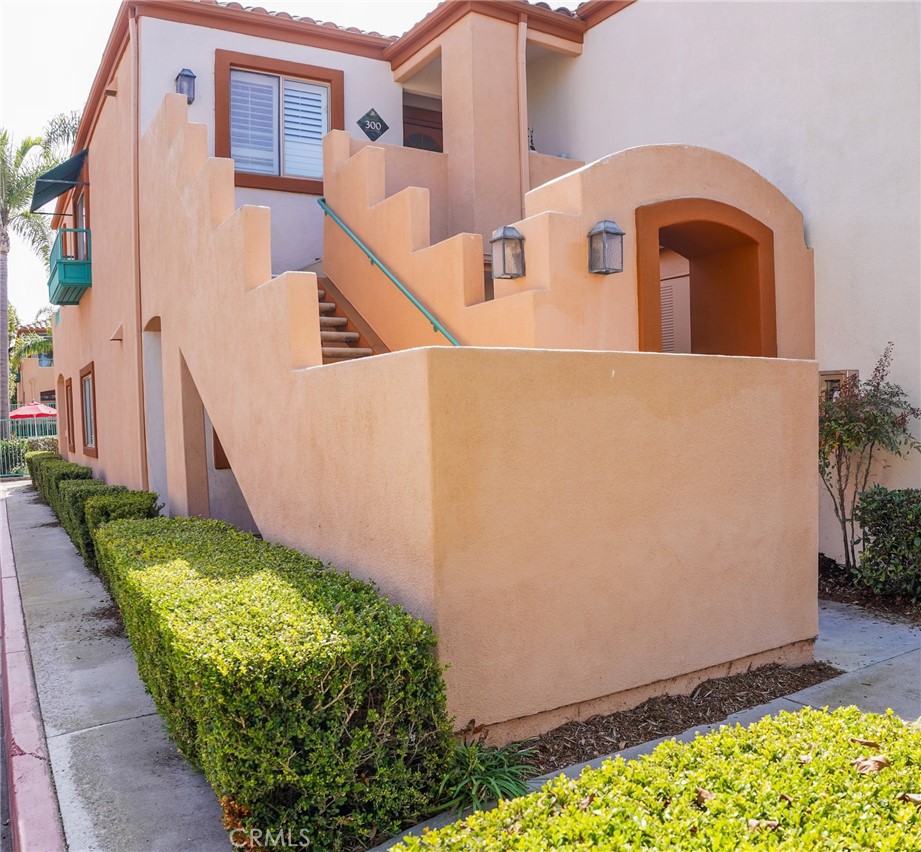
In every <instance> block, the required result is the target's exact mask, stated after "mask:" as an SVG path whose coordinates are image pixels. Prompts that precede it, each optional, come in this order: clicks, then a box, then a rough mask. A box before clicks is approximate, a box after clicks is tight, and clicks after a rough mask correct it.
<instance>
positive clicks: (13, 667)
mask: <svg viewBox="0 0 921 852" xmlns="http://www.w3.org/2000/svg"><path fill="white" fill-rule="evenodd" d="M0 502H2V506H0V563H2V571H0V574H2V577H3V579H2V580H0V629H2V631H3V641H2V657H3V723H4V730H5V737H4V739H5V741H6V754H7V765H6V773H7V789H8V790H9V796H10V827H11V829H12V835H13V852H66V850H67V846H66V844H65V843H64V831H63V829H62V827H61V817H60V813H59V810H58V799H57V795H56V794H55V792H54V783H53V782H52V780H51V766H50V765H49V763H48V750H47V748H46V746H45V729H44V726H43V725H42V716H41V711H40V710H39V705H38V692H37V691H36V689H35V677H34V675H33V673H32V655H31V654H30V653H29V640H28V636H27V634H26V624H25V618H24V616H23V612H22V598H21V597H20V594H19V581H18V580H17V579H16V562H15V560H14V559H13V542H12V539H11V538H10V524H9V518H8V516H7V507H6V499H5V496H4V499H3V500H2V501H0Z"/></svg>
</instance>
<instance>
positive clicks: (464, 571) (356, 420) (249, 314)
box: [140, 95, 817, 737]
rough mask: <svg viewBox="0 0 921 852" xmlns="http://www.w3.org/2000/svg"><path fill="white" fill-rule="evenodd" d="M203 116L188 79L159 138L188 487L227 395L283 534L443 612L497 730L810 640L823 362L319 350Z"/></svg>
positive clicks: (240, 473)
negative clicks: (190, 116) (194, 106)
mask: <svg viewBox="0 0 921 852" xmlns="http://www.w3.org/2000/svg"><path fill="white" fill-rule="evenodd" d="M185 118H186V105H185V103H184V99H183V98H182V97H181V96H178V95H173V96H169V97H168V98H167V99H166V100H165V103H164V106H163V108H162V110H161V113H160V114H159V116H158V118H157V120H156V121H155V122H154V123H153V125H152V126H151V130H150V131H148V133H147V134H145V137H144V139H143V140H142V145H141V156H140V168H141V179H142V183H141V185H142V189H143V191H144V194H143V196H142V198H143V203H142V205H141V223H142V230H141V233H142V241H143V244H142V249H144V250H143V251H142V257H144V258H146V259H147V261H146V262H145V267H144V281H145V291H144V305H143V310H144V322H145V327H147V326H149V325H150V323H149V322H148V320H150V321H151V322H152V318H153V317H156V318H158V319H157V321H156V325H157V327H158V328H160V329H161V333H162V341H161V350H162V351H161V353H160V357H161V358H162V367H163V393H164V418H163V428H164V431H165V434H164V436H163V437H164V445H165V448H166V461H167V464H166V477H167V480H168V483H167V489H166V490H167V493H166V495H165V497H166V499H167V502H168V505H169V510H170V512H171V513H173V514H197V513H199V512H201V513H207V512H208V509H209V501H208V493H207V488H208V483H207V476H206V471H205V467H204V453H205V440H204V434H205V433H204V415H205V413H207V416H208V417H209V418H210V420H211V421H212V422H213V424H214V428H215V429H216V431H217V433H218V434H219V435H220V439H221V443H222V445H223V449H224V451H225V454H226V457H227V459H228V461H229V463H230V465H231V467H232V469H233V472H234V475H235V477H236V480H237V482H238V484H239V487H240V491H241V493H242V495H243V497H244V498H245V500H246V503H247V505H248V507H249V510H250V512H251V514H252V516H253V519H254V521H255V523H256V525H257V527H258V528H259V530H260V531H261V532H262V534H263V535H264V536H265V537H266V538H267V539H270V540H273V541H279V542H282V543H284V544H288V545H290V546H293V547H296V548H299V549H301V550H304V551H307V552H310V553H313V554H314V555H316V556H318V557H320V558H322V559H325V560H329V561H330V562H332V563H333V564H334V565H336V566H337V567H338V568H340V569H343V570H348V571H350V572H351V573H352V574H354V575H355V576H359V577H367V578H371V579H373V580H375V581H376V582H377V583H378V584H379V586H380V588H381V590H382V591H383V592H384V594H386V595H387V596H388V597H389V598H391V599H392V600H394V601H396V602H398V603H400V604H402V605H403V606H404V607H406V609H407V610H409V611H410V612H412V613H414V614H416V615H417V616H419V617H421V618H424V619H426V620H427V621H429V622H430V623H431V624H432V625H433V626H434V628H435V630H436V633H437V635H438V642H439V655H440V658H441V660H442V661H443V662H445V663H447V664H450V668H448V669H447V672H446V678H447V684H448V700H449V709H450V711H451V713H453V714H454V715H455V716H456V717H457V720H458V724H459V725H464V724H465V723H466V722H467V721H468V720H469V719H475V720H476V723H477V724H485V725H490V726H505V727H504V728H498V730H499V731H500V733H499V734H497V736H498V737H503V736H507V735H508V731H510V730H512V729H513V728H514V729H515V730H516V731H517V732H520V731H522V730H528V726H529V725H531V726H532V728H533V727H535V726H536V727H538V728H539V727H550V726H551V725H552V723H553V722H556V721H558V720H559V718H560V717H561V714H562V715H565V714H567V713H570V714H574V713H578V712H580V708H582V707H585V706H592V707H597V706H599V701H602V700H605V699H608V698H610V697H612V696H614V697H616V696H621V697H622V696H623V695H625V694H629V695H632V696H634V697H635V696H637V695H638V694H639V693H638V692H637V690H643V689H647V688H651V689H653V690H662V689H664V688H666V686H667V684H668V682H669V681H670V680H671V682H672V683H677V682H679V681H680V682H681V683H684V684H686V683H687V677H688V676H694V675H695V673H697V674H698V675H699V673H700V672H702V671H708V670H710V671H714V670H715V671H724V670H725V668H726V667H727V666H728V665H729V664H731V663H732V662H733V661H737V660H752V659H756V660H759V661H768V660H771V659H781V660H785V661H792V660H803V659H806V658H808V657H809V655H810V654H809V652H810V649H811V640H812V638H813V637H814V636H815V635H816V633H817V606H816V577H815V570H816V562H815V552H816V500H817V495H816V489H817V483H816V477H815V459H816V449H817V448H816V440H817V438H816V428H815V416H816V412H815V407H816V397H815V386H816V368H815V364H814V363H812V362H808V361H790V360H782V359H771V358H764V359H762V358H741V357H735V358H727V357H720V356H695V355H662V354H655V353H635V352H634V353H624V352H591V351H555V350H528V349H524V350H519V349H485V348H473V347H463V348H456V349H454V348H437V347H434V348H420V349H409V350H406V351H402V352H395V353H392V354H388V355H381V356H377V357H374V358H366V359H361V360H358V361H354V362H350V363H343V364H337V365H331V366H321V365H320V360H321V359H320V340H319V319H318V311H317V301H316V300H317V290H316V279H315V277H314V276H313V275H312V274H308V273H288V274H286V275H284V276H279V277H277V278H274V279H273V278H271V268H270V254H271V253H270V247H269V235H270V232H271V229H270V221H269V217H270V213H269V211H268V210H267V209H265V208H253V207H244V208H240V209H239V210H236V211H235V210H234V205H233V186H232V181H233V174H232V170H231V164H230V163H229V161H227V160H215V159H213V158H208V156H207V149H206V134H205V128H203V127H202V126H201V125H190V124H187V123H186V121H185ZM150 188H155V189H156V191H149V189H150ZM177 210H181V211H184V213H185V216H177V215H176V211H177ZM158 246H169V247H170V250H169V251H168V252H164V251H157V250H156V247H158ZM148 249H149V250H148ZM267 403H269V404H267ZM275 403H278V404H275ZM720 667H722V668H720ZM676 678H677V679H678V681H675V680H674V679H676ZM682 679H684V680H682Z"/></svg>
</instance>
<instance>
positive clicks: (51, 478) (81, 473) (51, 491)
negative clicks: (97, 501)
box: [37, 459, 93, 520]
mask: <svg viewBox="0 0 921 852" xmlns="http://www.w3.org/2000/svg"><path fill="white" fill-rule="evenodd" d="M37 476H38V483H37V484H38V490H39V491H40V492H41V495H42V497H43V498H44V499H45V502H46V503H47V504H48V505H49V506H51V509H52V511H54V513H55V515H57V516H58V520H61V500H60V494H59V492H58V487H59V485H60V484H61V483H62V482H64V481H66V480H69V479H92V478H93V471H92V470H90V468H88V467H84V466H83V465H80V464H74V463H73V462H69V461H64V460H63V459H42V460H41V461H40V462H39V464H38V466H37Z"/></svg>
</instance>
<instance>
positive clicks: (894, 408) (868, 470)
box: [819, 341, 921, 572]
mask: <svg viewBox="0 0 921 852" xmlns="http://www.w3.org/2000/svg"><path fill="white" fill-rule="evenodd" d="M892 349H893V343H892V342H891V341H890V342H889V343H888V344H887V346H886V349H885V350H884V352H883V354H882V355H881V356H880V359H879V361H877V362H876V366H875V367H874V368H873V374H872V375H871V376H870V378H869V379H867V380H866V381H860V380H859V379H858V377H857V376H849V377H848V378H847V379H845V380H843V381H842V382H841V386H840V388H839V389H838V390H837V391H836V392H835V393H833V394H826V395H825V396H824V397H823V398H822V399H821V400H820V401H819V473H820V474H821V476H822V482H823V483H824V485H825V489H826V490H827V491H828V493H829V495H830V496H831V499H832V503H833V505H834V508H835V517H836V518H837V519H838V523H839V524H840V526H841V538H842V543H843V544H844V567H845V569H847V571H848V572H852V571H853V570H854V568H855V567H856V565H857V557H856V547H857V544H858V543H859V540H860V538H859V536H858V535H857V523H858V520H857V517H856V515H857V512H856V507H857V501H858V498H859V497H860V494H861V492H863V491H866V490H867V488H868V487H869V486H870V485H871V477H872V476H873V474H874V471H875V470H876V468H875V466H874V464H875V463H876V462H878V461H879V460H880V457H881V456H886V455H894V456H900V457H904V456H907V455H909V454H910V453H911V452H913V451H915V450H921V443H919V442H918V440H917V439H916V438H915V437H914V435H913V434H912V432H911V421H912V420H914V419H916V418H919V417H921V408H916V407H914V406H913V405H911V404H910V402H909V400H908V397H907V395H906V394H905V391H904V390H903V389H902V388H901V387H899V386H898V385H896V384H893V383H892V382H890V381H889V380H888V379H889V368H890V366H891V364H892ZM872 484H875V482H874V483H872Z"/></svg>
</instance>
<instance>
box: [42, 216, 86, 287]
mask: <svg viewBox="0 0 921 852" xmlns="http://www.w3.org/2000/svg"><path fill="white" fill-rule="evenodd" d="M92 260H93V253H92V240H91V238H90V231H89V228H61V229H60V230H59V231H58V235H57V239H55V241H54V246H53V247H52V249H51V258H50V268H51V273H50V274H49V276H48V300H49V301H50V302H51V304H52V305H77V304H79V303H80V299H82V298H83V294H84V293H85V292H86V290H87V289H88V288H89V287H90V286H91V285H92V283H93V275H92Z"/></svg>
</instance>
